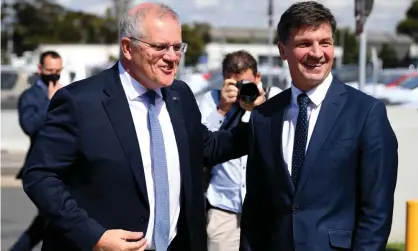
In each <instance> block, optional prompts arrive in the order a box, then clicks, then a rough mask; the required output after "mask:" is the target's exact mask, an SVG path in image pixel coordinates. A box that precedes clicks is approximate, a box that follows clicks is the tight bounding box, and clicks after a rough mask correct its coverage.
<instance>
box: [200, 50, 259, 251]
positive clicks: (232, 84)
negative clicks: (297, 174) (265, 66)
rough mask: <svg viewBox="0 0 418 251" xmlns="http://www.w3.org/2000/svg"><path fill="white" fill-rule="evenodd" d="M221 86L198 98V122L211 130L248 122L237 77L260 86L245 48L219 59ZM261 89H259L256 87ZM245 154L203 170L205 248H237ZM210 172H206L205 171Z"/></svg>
mask: <svg viewBox="0 0 418 251" xmlns="http://www.w3.org/2000/svg"><path fill="white" fill-rule="evenodd" d="M222 75H223V78H224V79H223V80H224V81H223V87H222V89H221V90H218V89H214V90H212V91H210V92H207V93H206V94H204V95H203V96H202V98H201V100H200V101H199V109H200V112H201V113H202V123H203V124H204V125H206V126H207V127H208V129H209V130H211V131H213V132H214V131H219V130H227V129H229V128H232V127H235V126H236V125H237V124H238V123H240V122H241V121H242V122H248V121H249V118H250V113H251V112H250V109H247V107H248V105H249V104H248V103H246V102H245V101H244V100H241V99H240V98H239V94H240V93H239V89H238V86H237V83H238V82H239V81H248V82H249V83H247V84H254V85H258V86H259V87H258V88H262V87H261V86H262V85H261V82H260V81H261V74H260V72H259V71H258V69H257V61H256V60H255V59H254V57H253V56H252V55H251V54H250V53H248V52H247V51H244V50H241V51H236V52H232V53H229V54H227V55H226V57H225V58H224V60H223V62H222ZM260 92H262V90H260ZM246 165H247V156H243V157H241V158H238V159H233V160H229V161H228V162H225V163H222V164H218V165H216V166H214V167H213V168H212V169H211V170H206V172H208V173H206V175H207V177H206V179H207V180H206V181H205V182H209V184H208V187H207V191H206V197H207V210H208V212H207V221H208V223H207V233H208V250H209V251H236V250H238V249H239V240H240V221H241V219H240V218H241V212H242V203H243V201H244V198H245V193H246V185H245V173H246ZM209 172H210V173H209Z"/></svg>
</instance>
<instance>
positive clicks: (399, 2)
mask: <svg viewBox="0 0 418 251" xmlns="http://www.w3.org/2000/svg"><path fill="white" fill-rule="evenodd" d="M140 2H143V1H138V0H3V1H2V3H1V5H2V10H1V64H2V65H1V134H2V135H1V151H2V162H1V164H2V168H1V171H2V202H3V203H2V211H3V212H4V214H3V213H2V221H1V222H2V228H3V231H2V235H1V236H2V237H1V240H2V245H1V250H5V249H6V248H7V247H8V245H10V244H11V243H12V242H13V241H14V240H15V239H16V238H17V237H18V235H19V234H20V233H21V231H22V230H23V229H24V228H25V227H26V226H27V224H29V222H30V220H31V217H32V216H33V215H34V214H35V213H36V210H35V209H34V207H33V205H31V203H30V202H29V201H28V199H27V198H26V196H25V195H24V194H23V192H22V191H21V188H20V186H21V185H20V184H19V183H16V181H14V178H13V175H14V173H15V171H16V170H18V168H20V166H21V163H22V161H23V156H24V154H25V153H26V150H27V149H28V146H29V139H28V138H27V137H26V136H25V135H24V134H23V133H22V132H21V129H20V127H19V124H18V118H17V110H16V107H17V99H18V97H19V95H20V94H21V93H22V92H23V90H25V89H27V88H29V87H30V85H32V84H33V83H34V82H35V80H36V78H37V75H36V70H37V64H38V60H39V55H40V53H42V52H43V51H46V50H55V51H57V52H58V53H59V54H60V55H61V56H62V58H63V62H64V71H63V73H62V74H61V81H62V82H63V83H64V84H70V83H72V82H74V81H77V80H80V79H83V78H86V77H89V76H91V75H93V74H96V73H98V72H100V71H101V70H103V69H106V68H109V67H111V66H112V65H113V64H114V63H115V62H116V61H117V60H118V54H119V45H118V19H119V17H120V16H121V14H122V13H123V12H124V11H125V10H126V9H127V8H128V7H130V6H132V5H134V4H138V3H140ZM151 2H153V1H151ZM159 2H164V3H166V4H168V5H170V6H171V7H173V8H174V9H175V10H176V11H177V12H178V13H179V15H180V18H181V20H182V23H183V41H185V42H187V43H188V50H187V52H186V54H185V55H184V57H183V59H182V62H181V65H180V71H179V73H178V76H177V78H179V79H182V80H184V81H186V82H187V84H188V85H189V86H190V87H191V88H192V90H193V92H194V93H195V95H196V97H197V98H198V97H199V96H200V95H202V94H203V93H205V92H207V91H209V90H211V89H213V88H220V87H221V86H222V76H221V72H220V70H219V68H220V66H221V62H222V59H223V57H224V55H225V54H227V53H229V52H233V51H236V50H240V49H245V50H247V51H248V52H250V53H251V54H252V55H253V56H254V57H255V58H256V60H257V61H258V64H259V67H260V71H261V73H262V76H263V78H262V82H263V85H264V87H265V88H267V87H269V86H275V87H277V88H279V89H280V90H284V89H286V88H288V87H289V86H290V76H289V72H288V66H287V63H286V61H283V60H282V59H281V58H280V56H279V52H278V49H277V47H276V46H275V45H274V44H275V41H276V37H275V28H276V25H277V23H278V21H279V19H280V16H281V14H282V13H283V11H284V10H285V9H286V8H288V7H289V6H290V5H291V4H292V3H294V2H296V1H295V0H280V1H278V0H163V1H159ZM319 2H321V3H323V4H324V5H325V6H327V7H329V8H330V9H331V11H332V12H333V14H334V15H335V16H336V19H337V23H338V29H337V32H336V33H335V41H336V43H335V44H336V47H335V63H334V69H333V74H334V76H335V77H337V78H338V79H340V80H341V81H343V82H345V83H347V84H348V85H351V86H353V87H355V88H360V89H361V90H363V91H364V92H366V93H368V94H370V95H373V96H375V97H376V98H379V99H381V100H382V101H383V102H385V103H386V104H387V106H388V113H389V116H390V119H391V123H392V126H393V127H394V129H395V131H396V133H397V136H398V140H399V141H400V158H401V159H400V178H399V179H400V182H399V181H398V190H397V197H396V199H397V205H396V207H395V217H394V230H393V233H392V234H391V241H395V242H402V241H403V240H404V236H405V206H404V204H405V201H406V200H407V199H409V198H411V197H415V198H418V194H417V193H418V192H417V191H418V189H417V186H416V184H415V183H414V181H413V178H412V177H415V178H416V177H418V171H417V170H416V168H415V169H413V168H412V167H413V166H415V167H417V165H416V157H414V151H415V150H413V149H414V147H416V146H417V142H418V116H417V115H418V113H417V108H418V1H417V0H396V1H388V0H375V1H374V4H373V10H372V11H371V14H370V16H369V17H368V19H367V22H366V23H365V25H364V27H363V31H364V33H365V34H366V36H365V39H366V43H365V45H366V46H365V54H366V55H365V57H366V60H365V67H364V69H362V68H359V55H360V51H361V50H360V39H359V29H360V28H359V27H358V26H356V20H355V11H354V10H355V0H338V1H336V0H333V1H331V0H322V1H319ZM362 71H363V72H364V74H365V76H364V84H359V75H361V72H362ZM415 155H416V151H415ZM411 186H412V187H415V189H412V190H411V188H408V187H411ZM414 191H415V192H414ZM5 201H7V202H6V203H5Z"/></svg>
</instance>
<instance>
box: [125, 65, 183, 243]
mask: <svg viewBox="0 0 418 251" xmlns="http://www.w3.org/2000/svg"><path fill="white" fill-rule="evenodd" d="M119 77H120V80H121V82H122V86H123V89H124V91H125V94H126V97H127V99H128V103H129V108H130V110H131V114H132V119H133V122H134V125H135V131H136V136H137V138H138V142H139V147H140V150H141V157H142V164H143V166H144V173H145V183H146V187H147V193H148V201H149V208H150V215H149V222H148V228H147V233H146V235H145V238H146V239H147V243H148V249H155V245H154V241H153V240H154V220H155V206H156V205H155V196H154V180H153V177H152V165H151V148H150V132H149V130H148V120H147V113H148V108H147V104H146V102H145V100H144V99H143V98H142V95H143V94H144V93H145V92H147V91H148V90H147V89H146V88H145V87H144V86H142V85H141V84H139V83H138V81H136V80H135V79H134V78H132V77H131V76H130V75H129V73H127V72H126V71H125V69H124V68H123V66H122V65H121V63H119ZM154 91H155V92H156V93H157V96H156V100H155V108H156V110H157V111H158V112H159V114H158V119H159V121H160V125H161V129H162V132H163V137H164V146H165V152H166V159H167V171H168V183H169V194H170V198H167V199H170V236H169V240H170V242H171V241H172V240H173V239H174V237H175V236H176V234H177V222H178V219H179V215H180V187H181V180H180V179H181V178H180V161H179V155H178V149H177V142H176V138H175V135H174V130H173V125H172V124H171V119H170V115H169V114H168V111H167V108H166V105H165V102H164V100H163V99H162V94H161V89H156V90H154ZM138 168H139V163H138ZM157 206H158V205H157ZM138 213H139V212H138Z"/></svg>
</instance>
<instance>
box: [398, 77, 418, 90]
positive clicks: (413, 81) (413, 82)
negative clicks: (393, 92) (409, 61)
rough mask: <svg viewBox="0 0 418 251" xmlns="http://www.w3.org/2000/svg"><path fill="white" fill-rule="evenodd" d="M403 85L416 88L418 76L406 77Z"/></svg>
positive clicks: (411, 88)
mask: <svg viewBox="0 0 418 251" xmlns="http://www.w3.org/2000/svg"><path fill="white" fill-rule="evenodd" d="M401 87H403V88H406V89H410V90H414V89H416V88H418V76H414V77H410V78H408V79H406V80H405V81H404V82H403V83H402V84H401Z"/></svg>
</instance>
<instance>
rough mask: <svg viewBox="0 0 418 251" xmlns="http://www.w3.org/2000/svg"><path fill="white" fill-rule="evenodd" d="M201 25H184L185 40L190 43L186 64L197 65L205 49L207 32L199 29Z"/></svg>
mask: <svg viewBox="0 0 418 251" xmlns="http://www.w3.org/2000/svg"><path fill="white" fill-rule="evenodd" d="M200 27H201V26H200V25H199V24H197V25H196V24H194V25H188V24H183V25H182V33H183V34H182V36H183V41H184V42H186V43H187V44H188V46H187V52H186V55H185V56H186V59H185V60H186V62H185V64H186V65H195V64H196V63H197V62H198V60H199V57H200V56H201V55H202V54H203V52H204V50H205V45H206V43H205V36H204V34H205V33H202V32H201V31H200V30H199V29H200Z"/></svg>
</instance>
